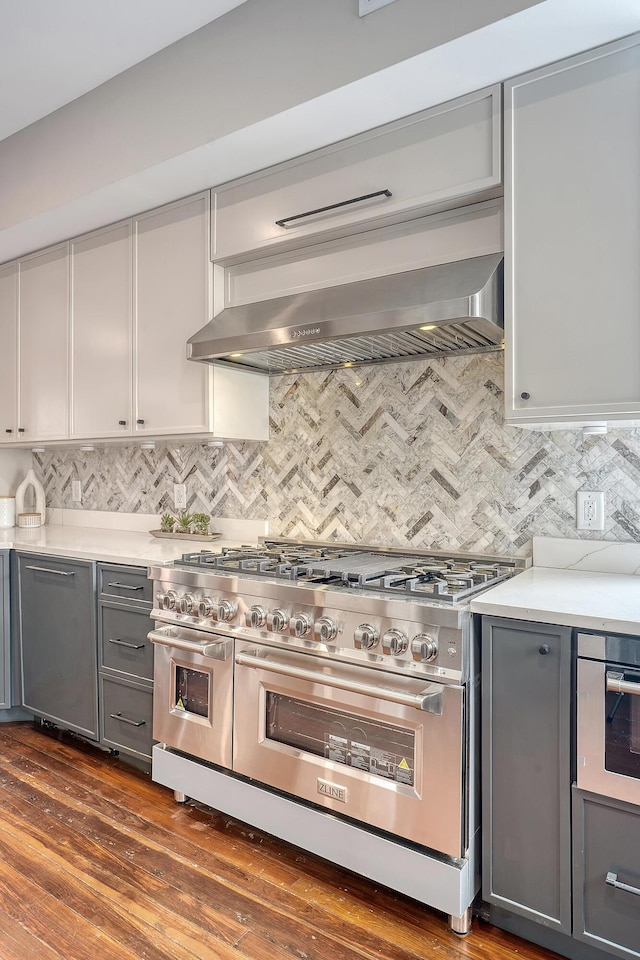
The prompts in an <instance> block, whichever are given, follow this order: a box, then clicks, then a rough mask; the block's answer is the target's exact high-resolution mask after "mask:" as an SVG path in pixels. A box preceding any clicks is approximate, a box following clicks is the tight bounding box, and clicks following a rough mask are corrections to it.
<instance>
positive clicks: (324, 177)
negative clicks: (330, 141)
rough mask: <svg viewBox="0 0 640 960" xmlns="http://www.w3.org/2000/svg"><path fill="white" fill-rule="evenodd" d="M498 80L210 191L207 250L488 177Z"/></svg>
mask: <svg viewBox="0 0 640 960" xmlns="http://www.w3.org/2000/svg"><path fill="white" fill-rule="evenodd" d="M500 131H501V116H500V90H499V87H492V88H490V89H488V90H482V91H479V92H478V93H475V94H472V95H470V96H468V97H462V98H460V99H459V100H454V101H451V102H450V103H446V104H443V105H441V106H438V107H434V108H432V109H430V110H426V111H424V112H423V113H419V114H414V115H412V116H410V117H406V118H404V119H403V120H398V121H395V122H394V123H391V124H388V125H386V126H384V127H379V128H377V129H375V130H372V131H369V132H368V133H365V134H362V135H360V136H357V137H353V138H352V139H350V140H347V141H344V142H342V143H339V144H334V145H333V146H331V147H328V148H325V149H324V150H321V151H318V152H316V153H313V154H310V155H308V156H306V157H302V158H299V159H297V160H294V161H291V162H289V163H286V164H282V165H281V166H278V167H275V168H273V169H272V170H269V171H265V172H263V173H262V174H258V175H257V176H252V177H247V178H246V179H244V180H241V181H237V182H235V183H231V184H225V185H223V186H221V187H219V188H218V189H216V190H213V192H212V209H213V211H214V215H213V217H212V244H211V249H212V259H213V260H225V259H227V258H230V257H238V256H240V255H243V254H250V253H253V254H254V255H255V254H258V255H260V254H265V253H267V252H276V250H277V249H287V248H291V247H295V246H297V245H304V243H306V242H309V240H310V239H311V238H313V239H314V240H315V238H316V237H317V236H320V235H326V236H328V235H330V234H332V233H333V234H334V235H336V236H338V235H342V236H344V235H346V234H348V233H353V232H354V230H355V229H357V227H358V225H359V224H364V223H367V222H373V221H376V220H378V221H379V220H381V219H383V218H390V217H393V218H394V219H400V218H401V217H403V216H405V215H407V214H409V213H410V212H411V211H413V210H418V209H422V208H425V209H427V208H429V207H430V206H434V205H436V204H439V205H440V206H442V205H444V204H447V203H449V202H452V201H455V200H456V199H461V198H464V197H470V196H472V195H473V194H477V193H480V192H481V191H483V190H488V189H491V188H494V187H496V186H498V185H499V184H500V182H501V165H500V137H501V133H500Z"/></svg>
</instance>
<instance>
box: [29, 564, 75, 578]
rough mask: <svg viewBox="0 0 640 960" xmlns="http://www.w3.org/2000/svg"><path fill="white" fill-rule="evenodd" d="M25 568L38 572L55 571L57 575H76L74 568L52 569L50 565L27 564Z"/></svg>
mask: <svg viewBox="0 0 640 960" xmlns="http://www.w3.org/2000/svg"><path fill="white" fill-rule="evenodd" d="M25 570H35V571H36V573H55V575H56V577H75V575H76V574H75V571H74V570H52V569H51V568H50V567H30V566H26V567H25Z"/></svg>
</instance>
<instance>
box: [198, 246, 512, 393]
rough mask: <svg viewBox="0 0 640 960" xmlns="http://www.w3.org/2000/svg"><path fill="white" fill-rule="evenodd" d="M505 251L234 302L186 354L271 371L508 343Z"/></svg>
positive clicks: (465, 350)
mask: <svg viewBox="0 0 640 960" xmlns="http://www.w3.org/2000/svg"><path fill="white" fill-rule="evenodd" d="M502 337H503V255H502V254H501V253H494V254H489V255H487V256H483V257H474V258H472V259H468V260H459V261H457V262H455V263H445V264H438V265H436V266H432V267H423V268H421V269H419V270H410V271H407V272H404V273H396V274H392V275H390V276H385V277H376V278H375V279H372V280H359V281H357V282H355V283H346V284H342V285H340V286H334V287H329V288H326V289H322V290H312V291H310V292H307V293H299V294H293V295H292V296H287V297H279V298H277V299H274V300H264V301H261V302H259V303H249V304H245V305H243V306H236V307H229V308H227V309H226V310H223V311H222V312H221V313H219V314H218V316H217V317H215V318H214V319H213V320H211V321H210V322H209V323H208V324H207V325H206V326H204V327H203V328H202V329H201V330H199V331H198V332H197V333H196V334H195V335H194V336H193V337H191V339H190V340H189V341H188V343H187V357H188V358H189V359H190V360H199V361H202V362H204V363H225V364H235V365H237V366H242V367H245V368H249V369H252V370H258V371H262V372H264V373H270V374H281V373H293V372H298V371H299V370H310V369H316V370H322V369H332V368H336V367H342V366H345V365H347V366H356V365H358V364H364V363H381V362H385V361H391V360H412V359H417V358H420V357H425V356H429V357H439V356H447V355H449V354H465V353H481V352H486V351H489V350H498V349H500V348H501V344H502Z"/></svg>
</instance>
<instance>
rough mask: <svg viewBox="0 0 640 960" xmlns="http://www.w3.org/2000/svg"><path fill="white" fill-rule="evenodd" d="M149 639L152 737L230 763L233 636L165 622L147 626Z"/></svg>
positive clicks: (215, 761) (179, 748)
mask: <svg viewBox="0 0 640 960" xmlns="http://www.w3.org/2000/svg"><path fill="white" fill-rule="evenodd" d="M149 640H151V642H152V643H153V645H154V671H153V675H154V691H153V737H154V740H159V741H160V742H161V743H166V744H167V746H169V747H173V748H174V749H176V750H180V751H181V752H182V753H187V754H189V755H190V756H192V757H198V759H200V760H207V761H208V762H209V763H216V764H219V765H220V766H222V767H231V728H232V721H233V641H232V640H229V639H227V638H225V637H218V636H216V635H213V634H210V633H203V632H202V631H198V630H189V629H187V628H186V627H166V626H163V627H159V628H157V629H155V630H152V631H151V633H150V634H149Z"/></svg>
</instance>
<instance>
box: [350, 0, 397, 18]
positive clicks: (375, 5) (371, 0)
mask: <svg viewBox="0 0 640 960" xmlns="http://www.w3.org/2000/svg"><path fill="white" fill-rule="evenodd" d="M389 3H395V0H360V5H359V9H358V15H359V16H361V17H366V15H367V14H368V13H373V11H374V10H378V9H379V8H380V7H386V6H387V4H389Z"/></svg>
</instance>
